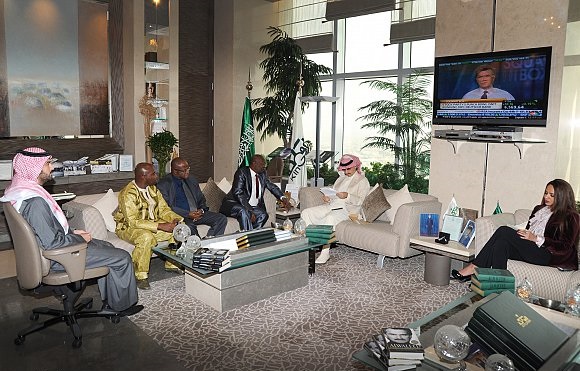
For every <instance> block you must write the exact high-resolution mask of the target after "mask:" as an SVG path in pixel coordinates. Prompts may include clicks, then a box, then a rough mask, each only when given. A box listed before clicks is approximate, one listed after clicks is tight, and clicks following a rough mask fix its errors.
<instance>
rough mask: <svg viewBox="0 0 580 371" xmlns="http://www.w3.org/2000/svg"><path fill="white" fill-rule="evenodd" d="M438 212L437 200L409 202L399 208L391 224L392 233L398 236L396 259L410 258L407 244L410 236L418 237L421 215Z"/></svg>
mask: <svg viewBox="0 0 580 371" xmlns="http://www.w3.org/2000/svg"><path fill="white" fill-rule="evenodd" d="M440 212H441V202H439V201H437V200H432V201H417V202H410V203H407V204H403V205H401V207H399V209H398V210H397V214H396V215H395V222H394V223H393V232H394V233H396V234H398V235H399V246H398V248H397V256H398V257H400V258H406V257H409V256H411V253H412V251H411V249H410V247H409V243H410V239H411V237H412V236H417V235H419V220H420V218H421V214H426V213H429V214H439V213H440Z"/></svg>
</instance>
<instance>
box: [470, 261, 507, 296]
mask: <svg viewBox="0 0 580 371" xmlns="http://www.w3.org/2000/svg"><path fill="white" fill-rule="evenodd" d="M470 288H471V291H473V292H476V293H478V294H479V295H481V296H487V295H489V294H493V293H500V292H502V291H510V292H512V293H513V292H514V291H515V289H516V278H515V277H514V275H513V274H512V272H510V271H508V270H507V269H495V268H479V267H478V268H475V274H473V275H472V276H471V285H470Z"/></svg>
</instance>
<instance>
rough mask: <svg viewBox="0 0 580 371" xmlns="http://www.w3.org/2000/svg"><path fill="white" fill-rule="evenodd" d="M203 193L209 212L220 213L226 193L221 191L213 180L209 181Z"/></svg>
mask: <svg viewBox="0 0 580 371" xmlns="http://www.w3.org/2000/svg"><path fill="white" fill-rule="evenodd" d="M201 192H202V193H203V195H204V196H205V204H206V205H207V207H208V208H209V211H213V212H215V213H219V211H220V207H221V206H222V201H223V200H224V197H226V193H225V192H224V191H222V190H221V189H220V187H219V186H218V185H217V184H216V182H214V180H213V179H212V178H209V179H208V180H207V183H205V187H204V188H203V191H201Z"/></svg>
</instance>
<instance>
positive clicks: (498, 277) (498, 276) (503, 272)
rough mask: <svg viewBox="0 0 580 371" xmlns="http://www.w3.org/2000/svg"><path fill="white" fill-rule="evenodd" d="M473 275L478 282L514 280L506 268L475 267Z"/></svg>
mask: <svg viewBox="0 0 580 371" xmlns="http://www.w3.org/2000/svg"><path fill="white" fill-rule="evenodd" d="M475 277H476V278H477V280H478V281H479V282H482V281H499V282H516V278H515V277H514V275H513V274H512V272H510V271H508V270H507V269H495V268H479V267H477V268H475Z"/></svg>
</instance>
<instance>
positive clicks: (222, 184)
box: [217, 178, 232, 194]
mask: <svg viewBox="0 0 580 371" xmlns="http://www.w3.org/2000/svg"><path fill="white" fill-rule="evenodd" d="M217 186H218V187H220V189H221V190H222V191H224V193H225V194H228V193H229V192H230V190H231V189H232V184H231V183H230V182H229V181H228V180H227V179H226V178H223V179H222V180H220V182H219V183H218V184H217Z"/></svg>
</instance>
